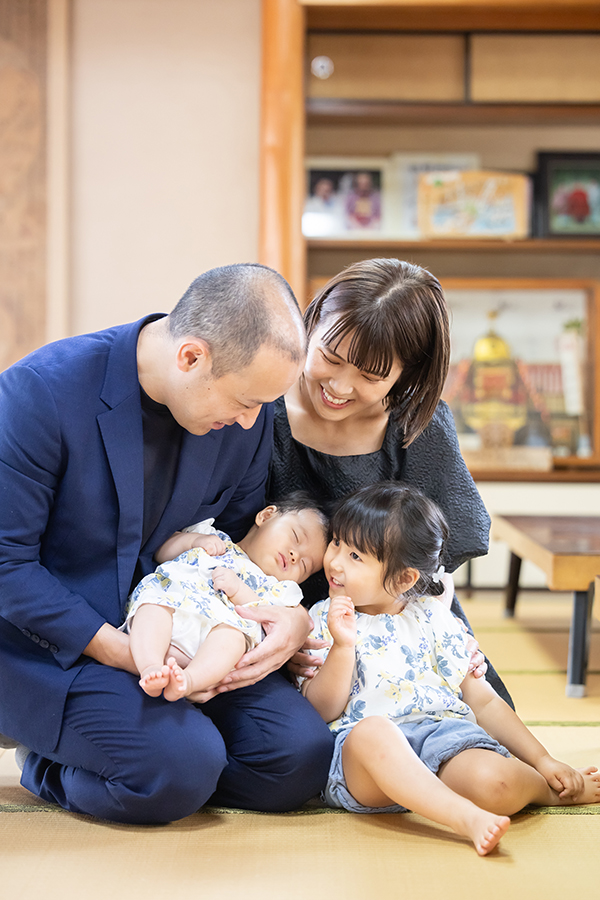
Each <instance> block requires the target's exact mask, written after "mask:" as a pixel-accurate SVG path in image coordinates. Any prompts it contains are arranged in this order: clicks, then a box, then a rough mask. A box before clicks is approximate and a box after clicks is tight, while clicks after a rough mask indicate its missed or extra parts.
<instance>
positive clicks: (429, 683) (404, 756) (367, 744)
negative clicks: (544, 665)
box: [302, 482, 600, 856]
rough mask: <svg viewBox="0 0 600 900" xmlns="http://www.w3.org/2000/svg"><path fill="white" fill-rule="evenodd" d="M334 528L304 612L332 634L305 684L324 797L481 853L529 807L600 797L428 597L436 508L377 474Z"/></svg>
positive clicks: (437, 538) (436, 540)
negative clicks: (323, 746)
mask: <svg viewBox="0 0 600 900" xmlns="http://www.w3.org/2000/svg"><path fill="white" fill-rule="evenodd" d="M331 527H332V534H333V540H332V541H331V543H330V544H329V547H328V548H327V551H326V553H325V560H324V569H325V574H326V576H327V580H328V582H329V599H327V600H322V601H320V602H319V603H317V604H316V605H315V606H313V607H312V608H311V611H310V612H311V616H312V618H313V621H314V623H315V625H314V630H313V632H312V635H311V636H312V637H314V638H317V639H321V640H328V641H330V642H331V641H333V643H332V646H331V647H330V648H329V649H325V650H320V651H313V653H318V654H320V655H322V656H323V657H326V658H325V662H324V663H323V665H322V666H321V667H320V668H319V670H318V672H317V674H316V675H315V676H314V678H312V679H310V680H308V679H307V680H306V681H304V683H303V685H302V691H303V693H304V694H305V695H306V697H307V698H308V699H309V700H310V702H311V703H312V704H313V706H314V707H315V709H317V711H318V712H319V713H320V714H321V716H322V717H323V718H324V719H325V721H326V722H329V723H330V726H329V727H330V728H331V730H332V731H333V732H334V734H335V735H336V746H335V751H334V756H333V761H332V765H331V769H330V773H329V780H328V784H327V788H326V791H325V799H326V801H327V803H328V804H329V805H331V806H335V807H343V808H345V809H348V810H351V811H353V812H361V813H365V812H405V811H406V810H407V809H411V810H413V811H414V812H417V813H419V814H420V815H422V816H426V817H427V818H429V819H432V820H433V821H434V822H438V823H441V824H443V825H448V826H450V828H452V829H453V830H454V831H456V832H457V833H458V834H461V835H464V836H466V837H469V838H470V839H471V840H472V841H473V843H474V845H475V849H476V850H477V852H478V853H479V854H480V855H482V856H483V855H485V854H487V853H489V852H490V851H491V850H493V848H494V847H495V846H496V845H497V843H498V841H499V840H500V838H501V837H502V835H503V834H504V833H505V831H506V830H507V828H508V826H509V824H510V820H509V818H508V816H510V815H512V814H513V813H515V812H517V811H518V810H520V809H522V807H524V806H526V805H527V804H528V803H535V804H538V805H543V806H551V805H569V804H576V803H597V802H599V801H600V774H596V773H597V769H596V768H595V767H588V768H586V769H580V770H575V769H572V768H571V767H570V766H568V765H566V764H565V763H561V762H558V761H557V760H555V759H553V758H552V757H551V756H550V755H549V754H548V752H547V751H546V750H545V748H544V747H543V746H542V745H541V744H540V743H539V741H537V740H536V738H534V736H533V735H532V734H531V733H530V732H529V731H528V729H527V728H526V727H525V725H523V723H522V722H521V721H520V719H519V718H518V717H517V716H516V714H515V713H514V712H513V710H512V709H511V708H510V707H509V706H508V705H507V704H506V703H505V702H504V701H503V700H502V699H501V698H500V697H499V696H498V695H497V694H496V692H495V691H494V690H493V689H492V688H491V687H490V686H489V684H487V682H486V680H485V678H479V679H476V678H474V677H473V676H472V675H468V674H467V672H468V667H469V661H470V654H469V653H468V652H467V650H466V642H467V639H468V635H467V634H466V633H465V632H464V631H463V629H462V626H461V625H460V623H459V622H458V621H457V620H456V619H455V617H454V616H453V615H452V614H451V613H450V611H449V610H448V609H446V607H445V606H444V605H443V603H441V602H440V601H439V600H438V599H436V596H435V595H439V594H441V592H442V589H441V586H440V578H441V575H442V574H443V568H442V567H441V566H440V564H439V560H440V555H441V553H442V550H443V545H444V541H445V540H446V537H447V527H446V523H445V521H444V518H443V515H442V513H441V511H440V510H439V508H438V507H437V506H436V505H435V504H434V503H432V502H431V501H430V500H428V499H427V498H426V497H424V496H423V495H422V494H420V493H419V492H418V491H416V490H415V489H414V488H408V487H406V486H403V485H401V484H398V483H393V482H381V483H379V484H375V485H370V486H369V487H367V488H363V489H361V490H359V491H356V492H355V493H353V494H351V495H349V496H348V497H346V498H345V499H344V500H342V501H341V503H340V505H339V506H338V508H337V510H336V512H335V513H334V516H333V519H332V524H331ZM499 741H501V742H502V743H501V744H500V743H498V742H499ZM509 751H510V752H509ZM511 754H514V756H511ZM515 757H516V758H515Z"/></svg>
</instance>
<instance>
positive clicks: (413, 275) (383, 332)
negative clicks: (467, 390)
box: [304, 259, 450, 447]
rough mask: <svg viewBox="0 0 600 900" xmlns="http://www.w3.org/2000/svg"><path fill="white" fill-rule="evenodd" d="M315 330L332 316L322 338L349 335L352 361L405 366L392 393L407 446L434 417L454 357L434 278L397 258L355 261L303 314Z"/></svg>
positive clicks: (383, 370)
mask: <svg viewBox="0 0 600 900" xmlns="http://www.w3.org/2000/svg"><path fill="white" fill-rule="evenodd" d="M304 323H305V325H306V331H307V333H308V336H309V338H310V336H311V334H312V333H313V331H314V330H315V329H316V328H317V327H318V326H319V325H322V324H326V325H327V324H329V323H330V325H329V327H328V329H327V331H326V332H325V333H324V335H323V338H322V339H323V342H324V343H325V344H326V345H328V346H330V347H331V349H332V350H335V348H336V347H337V345H338V344H339V342H340V341H341V340H343V339H344V338H345V337H346V336H347V335H349V336H350V347H349V350H348V361H349V362H350V363H352V365H354V366H356V367H357V368H358V369H361V370H362V371H363V372H368V373H369V374H371V375H375V376H376V377H378V378H387V376H388V375H389V373H390V371H391V368H392V366H393V364H394V362H396V361H398V362H399V363H400V364H401V365H402V374H401V376H400V378H399V379H398V381H397V382H396V383H395V385H394V386H393V388H392V389H391V391H390V392H389V394H388V395H387V398H386V400H387V408H388V409H389V411H390V416H391V418H392V420H393V421H394V422H395V423H397V424H398V425H399V426H400V427H401V428H402V430H403V432H404V446H405V447H407V446H408V445H409V444H411V443H412V442H413V441H414V440H415V438H417V437H418V436H419V435H420V434H421V432H422V431H423V430H424V428H426V427H427V425H428V424H429V422H430V420H431V417H432V416H433V413H434V412H435V408H436V406H437V404H438V401H439V399H440V396H441V394H442V388H443V387H444V382H445V381H446V376H447V374H448V365H449V362H450V324H449V320H448V308H447V306H446V300H445V297H444V293H443V291H442V288H441V285H440V283H439V281H438V280H437V278H435V277H434V276H433V275H432V274H431V272H428V271H427V269H423V268H421V266H416V265H413V264H412V263H408V262H402V261H401V260H399V259H367V260H364V261H363V262H358V263H354V264H353V265H351V266H348V268H347V269H344V271H343V272H340V274H339V275H336V276H335V278H332V279H331V280H330V281H328V282H327V284H326V285H325V287H324V288H323V289H322V290H321V291H320V292H319V293H318V294H317V296H316V297H315V298H314V300H313V301H312V303H311V304H310V305H309V307H308V308H307V310H306V312H305V314H304Z"/></svg>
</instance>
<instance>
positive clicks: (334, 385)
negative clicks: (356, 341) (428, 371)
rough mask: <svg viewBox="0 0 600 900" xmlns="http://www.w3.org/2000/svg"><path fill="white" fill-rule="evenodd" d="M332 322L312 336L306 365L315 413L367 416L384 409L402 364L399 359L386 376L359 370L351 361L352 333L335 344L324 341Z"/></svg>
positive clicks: (330, 416)
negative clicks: (349, 355)
mask: <svg viewBox="0 0 600 900" xmlns="http://www.w3.org/2000/svg"><path fill="white" fill-rule="evenodd" d="M332 324H333V322H332V320H331V319H327V320H326V322H325V323H324V324H321V325H319V326H318V327H317V328H316V329H315V330H314V331H313V333H312V335H311V337H310V341H309V345H308V356H307V360H306V365H305V367H304V384H305V387H306V391H307V394H308V397H309V399H310V402H311V404H312V406H313V408H314V411H315V412H316V414H317V415H318V416H320V417H321V418H323V419H332V420H334V421H339V420H341V419H346V418H348V417H350V416H357V417H362V416H365V417H367V418H368V417H369V416H370V415H371V414H373V413H376V412H377V411H381V410H382V409H383V401H384V400H385V398H386V397H387V395H388V394H389V392H390V391H391V389H392V388H393V386H394V384H395V383H396V381H398V379H399V378H400V375H401V373H402V366H401V365H400V363H399V362H398V361H397V360H396V361H395V362H394V364H393V366H392V368H391V370H390V372H389V374H388V376H387V377H386V378H380V377H378V376H376V375H372V374H370V373H369V372H365V371H363V370H361V369H358V368H357V367H356V366H355V365H353V364H352V363H351V362H348V351H349V348H350V343H351V340H352V334H348V335H345V336H344V337H343V338H342V339H341V340H340V341H337V342H336V343H335V344H334V345H331V344H326V343H325V342H324V340H323V337H324V335H325V334H326V333H327V332H328V331H329V330H330V329H331V327H332Z"/></svg>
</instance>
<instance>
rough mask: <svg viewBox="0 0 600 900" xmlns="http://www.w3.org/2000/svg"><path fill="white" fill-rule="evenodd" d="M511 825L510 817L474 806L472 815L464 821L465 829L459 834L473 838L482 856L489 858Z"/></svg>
mask: <svg viewBox="0 0 600 900" xmlns="http://www.w3.org/2000/svg"><path fill="white" fill-rule="evenodd" d="M509 825H510V819H509V818H508V816H497V815H495V813H491V812H487V810H485V809H479V807H478V806H474V808H473V811H472V813H471V815H470V816H469V817H468V818H466V819H465V820H464V828H461V829H460V830H459V829H457V830H458V831H459V834H464V836H465V837H468V838H471V840H472V841H473V844H474V845H475V849H476V850H477V852H478V853H479V855H480V856H487V854H488V853H491V852H492V850H493V849H494V847H496V846H497V845H498V843H499V841H500V838H501V837H502V836H503V835H504V834H506V832H507V831H508V826H509Z"/></svg>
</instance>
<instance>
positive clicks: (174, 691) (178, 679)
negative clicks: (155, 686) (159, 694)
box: [163, 656, 191, 700]
mask: <svg viewBox="0 0 600 900" xmlns="http://www.w3.org/2000/svg"><path fill="white" fill-rule="evenodd" d="M167 668H168V671H169V683H168V685H167V686H166V687H165V690H164V693H163V697H164V698H165V700H181V698H182V697H185V696H187V694H188V692H189V690H190V687H191V685H190V684H189V683H188V677H187V675H186V674H185V669H182V668H181V666H180V665H179V663H178V662H177V660H176V659H175V657H173V656H170V657H169V658H168V660H167Z"/></svg>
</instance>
